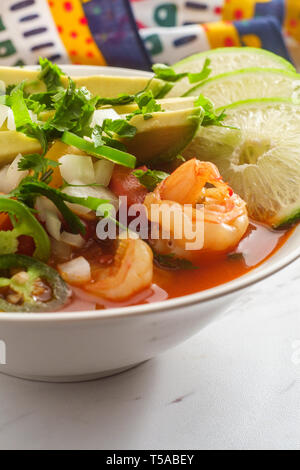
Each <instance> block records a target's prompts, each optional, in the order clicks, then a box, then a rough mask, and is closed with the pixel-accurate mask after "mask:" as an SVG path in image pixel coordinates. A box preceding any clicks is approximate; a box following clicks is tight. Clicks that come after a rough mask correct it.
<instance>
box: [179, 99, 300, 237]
mask: <svg viewBox="0 0 300 470" xmlns="http://www.w3.org/2000/svg"><path fill="white" fill-rule="evenodd" d="M218 111H220V109H219V110H218ZM225 112H226V115H227V116H226V118H225V121H224V124H225V125H228V126H234V127H237V128H238V129H237V130H236V129H228V128H222V127H207V128H200V129H199V131H198V133H197V136H196V137H195V138H194V140H193V142H192V143H191V144H190V145H189V147H188V148H187V149H186V150H185V152H184V153H183V155H184V156H185V157H186V158H191V157H195V156H198V157H199V158H200V159H201V160H209V161H211V162H214V163H215V164H216V165H217V166H218V167H219V170H220V172H221V174H222V176H223V177H224V179H225V180H226V181H228V182H229V184H230V185H231V186H232V188H233V189H234V191H236V192H237V193H238V194H239V195H240V196H241V197H242V198H243V199H244V200H245V201H246V202H247V205H248V211H249V214H250V216H251V217H252V218H254V219H255V220H258V221H260V222H263V223H266V224H268V225H270V226H272V227H274V228H278V227H281V226H285V225H291V224H293V223H295V222H297V221H298V220H300V105H298V104H295V103H293V102H292V101H291V100H289V99H284V98H283V99H263V100H249V101H244V102H240V103H235V104H233V105H231V106H228V107H227V108H225Z"/></svg>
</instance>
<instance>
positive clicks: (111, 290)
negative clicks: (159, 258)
mask: <svg viewBox="0 0 300 470" xmlns="http://www.w3.org/2000/svg"><path fill="white" fill-rule="evenodd" d="M95 275H96V279H95V281H94V282H93V283H91V284H87V285H86V286H85V289H86V290H87V291H89V292H91V293H93V294H96V295H98V296H100V297H103V298H105V299H107V300H111V301H122V300H125V299H128V298H129V297H132V296H133V295H135V294H137V293H138V292H140V291H142V290H143V289H146V288H147V287H150V286H151V284H152V277H153V253H152V250H151V248H150V247H149V245H147V243H145V242H144V241H143V240H140V239H132V238H126V239H125V238H124V239H123V238H119V240H118V248H117V251H116V254H115V256H114V261H113V264H112V265H110V266H109V267H106V268H101V269H99V270H97V272H96V273H95Z"/></svg>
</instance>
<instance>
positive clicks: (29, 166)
mask: <svg viewBox="0 0 300 470" xmlns="http://www.w3.org/2000/svg"><path fill="white" fill-rule="evenodd" d="M57 166H59V163H58V162H55V161H54V160H49V159H48V158H45V157H43V156H42V155H39V154H38V153H34V154H30V155H23V157H22V158H21V159H20V161H19V163H18V169H19V170H20V171H24V170H32V171H34V175H35V176H36V177H39V175H40V173H41V174H42V177H43V175H45V174H46V173H47V170H48V168H49V167H51V168H55V167H57Z"/></svg>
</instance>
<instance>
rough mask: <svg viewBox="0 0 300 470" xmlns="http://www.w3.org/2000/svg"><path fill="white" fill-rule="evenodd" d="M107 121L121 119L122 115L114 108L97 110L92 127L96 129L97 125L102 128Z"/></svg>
mask: <svg viewBox="0 0 300 470" xmlns="http://www.w3.org/2000/svg"><path fill="white" fill-rule="evenodd" d="M105 119H112V120H113V121H115V120H116V119H120V115H119V114H118V113H117V112H116V111H115V110H114V109H112V108H108V109H96V111H95V112H94V114H93V118H92V121H91V127H95V126H96V125H98V126H102V124H103V121H105Z"/></svg>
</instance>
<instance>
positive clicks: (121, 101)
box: [96, 93, 135, 108]
mask: <svg viewBox="0 0 300 470" xmlns="http://www.w3.org/2000/svg"><path fill="white" fill-rule="evenodd" d="M134 99H135V95H127V94H126V93H122V94H120V95H119V96H118V97H117V98H102V97H98V98H97V102H96V107H97V108H101V107H102V106H122V105H125V104H130V103H133V102H134Z"/></svg>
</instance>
